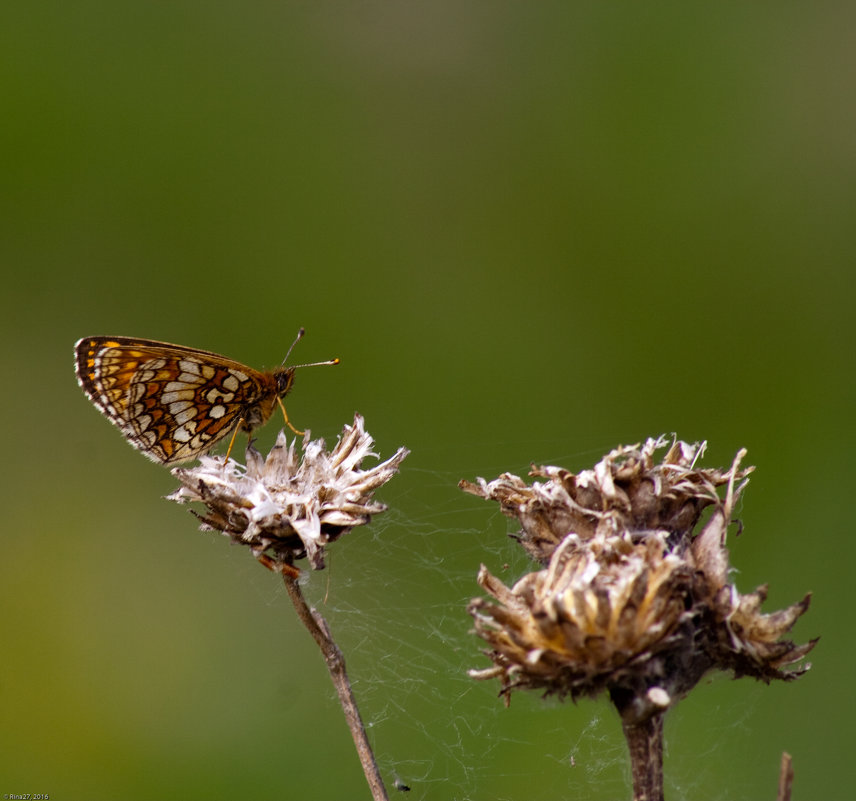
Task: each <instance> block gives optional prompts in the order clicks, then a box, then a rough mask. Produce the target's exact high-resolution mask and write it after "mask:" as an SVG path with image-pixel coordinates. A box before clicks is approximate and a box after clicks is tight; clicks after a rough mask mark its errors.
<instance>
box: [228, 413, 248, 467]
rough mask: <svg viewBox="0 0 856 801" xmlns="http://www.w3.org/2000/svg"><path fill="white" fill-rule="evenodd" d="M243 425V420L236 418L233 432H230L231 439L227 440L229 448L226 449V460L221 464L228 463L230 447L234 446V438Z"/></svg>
mask: <svg viewBox="0 0 856 801" xmlns="http://www.w3.org/2000/svg"><path fill="white" fill-rule="evenodd" d="M243 423H244V418H243V417H240V418H238V422H237V423H236V424H235V430H234V431H233V432H232V439H230V440H229V447H228V448H227V449H226V458H225V459H224V460H223V463H224V464H225V463H226V462H228V461H229V454H230V453H232V446H233V445H234V444H235V437H237V436H238V431H239V430H240V428H241V426H242V425H243Z"/></svg>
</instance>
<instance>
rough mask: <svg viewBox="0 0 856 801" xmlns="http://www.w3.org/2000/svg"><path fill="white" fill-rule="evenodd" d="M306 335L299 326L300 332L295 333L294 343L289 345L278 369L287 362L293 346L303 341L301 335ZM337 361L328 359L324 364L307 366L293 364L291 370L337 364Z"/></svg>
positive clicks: (315, 363)
mask: <svg viewBox="0 0 856 801" xmlns="http://www.w3.org/2000/svg"><path fill="white" fill-rule="evenodd" d="M305 333H306V329H305V328H303V327H302V326H301V328H300V330H299V331H298V332H297V336H296V337H295V338H294V342H292V343H291V347H290V348H289V349H288V353H286V354H285V358H284V359H283V360H282V364H281V365H280V367H283V366H285V363H286V362H287V361H288V357H289V356H291V351H293V350H294V346H295V345H296V344H297V343H298V342H300V340H301V339H303V335H304V334H305ZM338 363H339V360H338V359H328V360H327V361H325V362H309V363H307V364H295V365H294V366H293V367H292V369H293V370H296V369H297V368H298V367H322V366H324V365H326V364H338Z"/></svg>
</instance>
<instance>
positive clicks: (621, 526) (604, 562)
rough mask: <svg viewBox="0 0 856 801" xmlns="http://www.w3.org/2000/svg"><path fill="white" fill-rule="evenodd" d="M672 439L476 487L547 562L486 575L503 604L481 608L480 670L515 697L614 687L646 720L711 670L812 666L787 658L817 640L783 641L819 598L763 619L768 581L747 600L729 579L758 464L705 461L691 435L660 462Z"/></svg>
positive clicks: (625, 713) (787, 673)
mask: <svg viewBox="0 0 856 801" xmlns="http://www.w3.org/2000/svg"><path fill="white" fill-rule="evenodd" d="M665 444H666V441H665V440H664V439H662V438H660V439H657V440H648V441H647V442H646V443H645V445H644V446H643V447H641V448H640V447H639V446H632V447H626V448H618V449H616V450H614V451H612V453H610V454H609V455H607V456H606V457H605V458H604V459H603V460H602V461H601V462H600V463H599V464H598V465H597V466H596V467H595V468H594V469H593V470H590V471H584V472H582V473H580V474H579V475H574V474H572V473H570V472H569V471H567V470H563V469H561V468H557V467H542V468H533V470H532V473H531V474H532V475H535V476H538V477H541V478H546V479H547V481H545V482H543V483H536V484H534V485H531V486H528V485H526V484H525V483H524V482H523V481H522V480H521V479H519V478H517V477H516V476H512V475H509V474H504V475H502V476H500V478H498V479H496V480H495V481H491V482H485V481H483V480H480V482H479V484H477V485H474V484H465V485H464V486H463V488H464V489H465V490H466V491H468V492H471V493H473V494H477V495H480V496H482V497H485V498H491V499H495V500H498V501H499V502H500V503H501V504H502V508H503V511H505V513H506V514H509V515H511V516H514V517H517V518H518V519H519V520H520V522H521V525H522V526H523V532H522V533H521V535H520V539H521V542H522V544H523V545H524V547H525V548H526V549H527V551H528V552H529V553H530V554H533V555H536V556H537V557H538V558H539V559H541V560H542V561H543V563H544V567H543V569H541V570H538V571H536V572H533V573H530V574H528V575H526V576H524V577H523V578H522V579H520V581H518V582H517V583H516V584H515V585H514V586H513V587H512V588H509V587H506V586H505V585H504V584H503V583H502V582H501V581H499V579H497V578H495V577H494V576H492V575H491V574H490V573H489V572H488V571H487V569H486V568H484V567H482V568H481V570H480V572H479V583H480V584H481V586H482V587H483V588H484V589H485V590H486V591H487V593H488V594H489V595H490V596H492V598H493V599H494V600H493V601H489V600H487V599H482V598H476V599H474V600H473V601H472V602H471V603H470V606H469V612H470V614H471V615H472V616H473V618H474V620H475V629H476V632H477V633H478V634H479V636H481V637H482V638H483V639H484V640H485V641H486V642H487V643H488V645H489V646H490V649H491V650H490V651H488V652H487V655H488V656H489V657H490V659H491V660H492V661H493V663H494V665H493V667H492V668H488V669H486V670H479V671H472V672H471V675H473V676H474V677H475V678H493V677H496V678H499V679H500V682H501V684H502V692H503V694H504V695H506V697H507V696H508V693H510V691H511V690H513V689H515V688H537V689H540V690H543V691H544V692H546V693H547V694H553V693H555V694H558V695H560V696H566V695H570V696H571V697H572V698H578V697H580V696H584V695H588V696H593V695H596V694H598V693H600V692H602V691H604V690H606V691H608V692H609V694H610V697H611V698H612V700H613V702H614V703H615V704H616V706H617V707H618V709H619V711H620V713H621V715H622V718H623V719H624V720H625V722H638V721H641V720H645V719H647V718H648V717H650V716H651V715H654V714H657V713H660V712H662V711H663V710H664V709H665V708H667V707H668V706H670V705H671V704H672V703H674V702H675V701H676V700H678V699H679V698H680V697H681V696H683V695H684V694H685V693H686V692H688V691H689V690H690V689H691V688H692V687H693V686H694V685H695V684H696V683H697V682H698V681H699V679H700V678H701V677H702V676H703V675H704V674H705V673H707V672H708V671H709V670H712V669H723V670H729V671H731V672H732V673H733V674H734V675H735V676H741V675H751V676H755V677H756V678H759V679H762V680H764V681H769V680H770V679H773V678H779V679H789V678H793V677H795V676H797V675H799V674H800V673H801V672H803V671H804V670H806V669H807V666H803V667H800V668H795V669H788V668H787V666H788V665H791V664H793V663H795V662H799V661H800V660H801V659H802V658H803V657H804V656H805V655H806V654H807V653H808V652H809V651H810V650H811V648H812V647H813V646H814V641H812V642H810V643H807V644H805V645H799V646H798V645H794V643H791V642H789V641H786V640H782V639H781V637H782V636H783V635H784V634H785V633H787V631H789V630H790V628H791V627H792V626H793V625H794V623H795V622H796V620H797V618H799V616H800V615H801V614H803V612H805V610H806V609H807V608H808V596H806V598H804V599H803V600H802V601H801V602H800V603H798V604H795V605H794V606H792V607H790V608H789V609H786V610H784V611H781V612H778V613H775V614H772V615H762V614H761V613H760V611H759V608H760V605H761V602H762V601H763V599H764V597H765V594H766V590H765V588H760V589H759V590H756V591H755V592H754V593H750V594H749V595H745V596H744V595H740V593H739V592H738V591H737V589H736V588H735V587H734V586H733V585H732V584H730V583H729V582H728V573H729V566H728V552H727V550H726V549H725V532H726V529H727V527H728V525H729V523H730V522H731V517H732V510H733V507H734V503H735V502H736V500H737V498H738V497H739V496H740V493H741V492H742V490H743V489H744V488H745V486H746V483H747V481H746V478H745V477H746V475H747V474H748V473H749V472H750V471H751V469H752V468H748V469H743V470H741V469H740V460H741V459H742V457H743V455H744V452H742V451H741V453H739V454H738V455H737V457H736V458H735V460H734V463H733V464H732V465H731V467H730V469H728V470H716V469H708V470H700V469H697V468H696V467H695V462H696V460H697V459H698V457H699V456H700V454H701V452H702V450H703V446H701V445H688V444H686V443H683V442H675V443H674V444H672V446H671V447H670V448H669V450H668V452H667V453H666V455H665V458H664V459H663V460H662V461H661V462H659V463H655V460H654V458H653V457H654V453H655V451H656V450H657V449H658V448H662V447H664V445H665ZM738 481H739V482H741V483H737V482H738ZM723 485H724V486H726V491H725V497H720V495H719V493H718V492H717V488H718V487H721V486H723ZM711 505H712V506H713V507H714V511H713V513H712V515H711V517H710V520H709V521H708V522H707V524H706V525H705V526H704V529H703V530H702V531H701V532H700V533H699V534H697V535H696V534H694V531H693V529H694V527H695V525H696V523H697V522H698V520H699V516H700V514H701V511H702V510H703V509H704V508H705V507H708V506H711Z"/></svg>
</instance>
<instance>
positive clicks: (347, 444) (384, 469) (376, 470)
mask: <svg viewBox="0 0 856 801" xmlns="http://www.w3.org/2000/svg"><path fill="white" fill-rule="evenodd" d="M373 442H374V441H373V439H372V437H371V436H370V435H369V434H368V433H367V432H366V430H365V425H364V421H363V418H362V417H361V416H360V415H356V416H355V417H354V424H353V425H352V426H349V425H346V426H345V427H344V430H343V432H342V435H341V436H340V438H339V440H338V442H337V443H336V446H335V447H334V448H333V450H332V451H329V452H328V451H327V450H326V448H325V445H324V440H322V439H318V440H310V439H309V433H308V432H307V434H306V435H305V436H304V438H303V441H302V443H301V451H302V453H301V454H299V455H298V453H297V449H296V444H297V440H296V438H295V439H293V440H292V441H291V443H290V444H289V443H288V440H287V438H286V435H285V432H284V431H282V432H280V434H279V437H278V438H277V441H276V444H275V445H274V447H273V448H272V449H271V451H270V453H269V454H268V456H267V457H266V458H263V457H262V455H261V454H260V453H259V452H258V451H256V450H255V449H254V448H251V447H248V448H247V465H246V467H244V466H243V465H241V464H239V463H238V462H236V461H234V460H233V459H228V460H225V459H224V458H223V457H213V456H203V457H201V459H200V464H199V466H197V467H192V468H182V467H179V468H176V469H174V470H173V471H172V473H173V475H174V476H175V477H176V478H178V479H179V481H180V482H181V484H182V486H181V487H180V488H179V489H178V490H176V491H175V492H173V493H172V494H171V495H169V496H168V498H169V499H170V500H173V501H177V502H178V503H187V502H189V501H198V502H200V503H203V504H204V505H205V506H206V507H207V509H206V511H205V512H204V513H203V514H197V517H199V518H200V519H201V520H202V526H201V528H202V529H203V530H216V531H220V532H222V533H223V534H225V535H226V536H228V537H230V538H231V539H232V541H233V542H235V543H238V544H241V545H246V546H248V547H249V548H250V549H251V550H252V552H253V555H254V556H255V557H256V558H257V559H259V561H260V562H262V564H264V565H265V566H266V567H270V568H271V569H273V570H280V571H284V572H290V573H296V571H295V570H294V568H293V564H294V561H295V560H296V559H300V558H302V557H304V556H306V557H308V559H309V563H310V565H311V566H312V567H313V568H314V569H316V570H319V569H321V568H323V567H324V549H325V546H326V545H327V544H328V543H330V542H333V541H334V540H337V539H338V538H339V537H341V536H342V535H344V534H347V533H348V532H349V531H350V530H351V529H352V528H354V527H356V526H362V525H365V524H366V523H368V522H369V521H370V520H371V517H372V515H375V514H378V513H380V512H383V511H385V510H386V506H384V505H383V504H381V503H378V502H377V501H374V500H372V495H373V493H374V491H375V490H376V489H377V488H378V487H380V486H381V485H383V484H385V483H386V482H387V481H389V480H390V479H391V478H392V477H393V475H395V473H396V472H397V471H398V467H399V465H400V464H401V462H402V460H403V459H404V457H405V456H407V454H408V451H407V449H406V448H399V449H398V451H397V452H396V453H395V454H394V455H393V456H392V457H391V458H390V459H387V460H386V461H385V462H381V463H380V464H378V465H375V466H374V467H372V468H369V469H367V470H362V469H361V468H360V466H361V464H362V462H363V460H364V459H365V458H366V457H367V456H376V454H374V453H372V445H373ZM194 514H196V513H195V512H194Z"/></svg>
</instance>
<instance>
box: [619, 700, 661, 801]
mask: <svg viewBox="0 0 856 801" xmlns="http://www.w3.org/2000/svg"><path fill="white" fill-rule="evenodd" d="M621 725H622V727H623V729H624V736H625V737H626V738H627V745H628V747H629V748H630V769H631V771H632V773H633V801H663V715H661V714H654V715H651V716H650V717H648V718H646V719H645V720H643V721H641V722H632V723H631V722H629V721H626V720H623V719H622V723H621Z"/></svg>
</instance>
